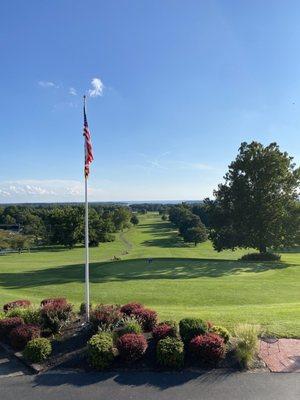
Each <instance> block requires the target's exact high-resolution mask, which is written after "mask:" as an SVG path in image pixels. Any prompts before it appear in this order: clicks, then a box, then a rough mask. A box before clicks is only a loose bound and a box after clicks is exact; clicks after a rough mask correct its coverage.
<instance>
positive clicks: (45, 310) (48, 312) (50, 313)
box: [41, 302, 73, 333]
mask: <svg viewBox="0 0 300 400" xmlns="http://www.w3.org/2000/svg"><path fill="white" fill-rule="evenodd" d="M72 308H73V306H72V304H70V303H64V302H61V303H60V302H57V303H56V302H53V303H48V304H45V305H44V306H43V307H42V309H41V320H42V325H43V328H44V329H46V330H48V331H50V332H52V333H58V332H59V331H60V330H61V328H62V327H63V326H64V325H66V324H67V323H68V322H69V321H70V320H71V318H72V315H73V313H72Z"/></svg>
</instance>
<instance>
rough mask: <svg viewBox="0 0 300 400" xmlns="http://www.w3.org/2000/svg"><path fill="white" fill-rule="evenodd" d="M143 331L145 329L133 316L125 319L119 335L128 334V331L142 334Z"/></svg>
mask: <svg viewBox="0 0 300 400" xmlns="http://www.w3.org/2000/svg"><path fill="white" fill-rule="evenodd" d="M142 332H143V330H142V327H141V324H140V323H139V321H137V320H136V319H134V318H132V319H128V320H127V321H125V323H124V325H123V326H122V327H120V329H119V330H118V336H119V337H120V336H122V335H126V333H136V334H140V333H142Z"/></svg>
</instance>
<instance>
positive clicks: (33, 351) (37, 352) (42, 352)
mask: <svg viewBox="0 0 300 400" xmlns="http://www.w3.org/2000/svg"><path fill="white" fill-rule="evenodd" d="M51 352H52V346H51V342H50V340H49V339H46V338H36V339H32V340H30V341H29V342H28V343H27V344H26V347H25V349H24V351H23V355H24V357H25V358H26V359H27V360H28V361H30V362H34V363H38V362H42V361H45V360H46V359H47V358H48V357H49V356H50V354H51Z"/></svg>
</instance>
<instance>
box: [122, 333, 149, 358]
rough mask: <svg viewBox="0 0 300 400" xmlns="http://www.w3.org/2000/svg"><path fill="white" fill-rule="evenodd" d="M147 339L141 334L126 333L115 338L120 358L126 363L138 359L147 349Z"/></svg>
mask: <svg viewBox="0 0 300 400" xmlns="http://www.w3.org/2000/svg"><path fill="white" fill-rule="evenodd" d="M147 347H148V344H147V340H146V339H145V338H144V336H143V335H137V334H136V333H127V334H126V335H123V336H121V337H120V338H119V339H118V340H117V349H118V350H119V355H120V358H121V359H123V360H124V361H125V362H127V363H132V362H134V361H137V360H138V359H140V358H141V357H142V356H143V355H144V353H145V351H146V350H147Z"/></svg>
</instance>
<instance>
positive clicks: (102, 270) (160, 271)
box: [0, 258, 292, 289]
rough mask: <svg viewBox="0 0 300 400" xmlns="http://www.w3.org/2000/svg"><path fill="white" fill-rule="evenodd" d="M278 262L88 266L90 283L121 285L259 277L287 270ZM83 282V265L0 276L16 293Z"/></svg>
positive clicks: (163, 260)
mask: <svg viewBox="0 0 300 400" xmlns="http://www.w3.org/2000/svg"><path fill="white" fill-rule="evenodd" d="M291 266H292V265H290V264H286V263H282V262H270V261H269V262H256V263H254V262H239V261H235V260H221V259H220V260H212V259H205V258H202V259H198V258H194V259H193V258H154V259H153V262H152V263H151V264H149V263H148V259H146V258H143V259H130V260H122V261H115V262H99V263H90V282H91V283H106V282H122V281H139V280H149V279H151V280H153V279H159V280H162V279H181V280H182V279H193V278H199V277H207V278H217V277H222V276H230V275H234V274H239V273H247V272H252V273H261V272H265V271H268V270H275V269H281V270H284V269H286V268H289V267H291ZM83 281H84V265H83V264H74V265H63V266H56V267H49V268H44V269H36V270H32V271H26V272H24V273H22V274H20V273H19V272H18V273H11V272H2V273H0V285H1V286H2V287H5V288H10V289H18V288H28V287H38V286H46V285H62V284H66V283H72V282H83Z"/></svg>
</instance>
